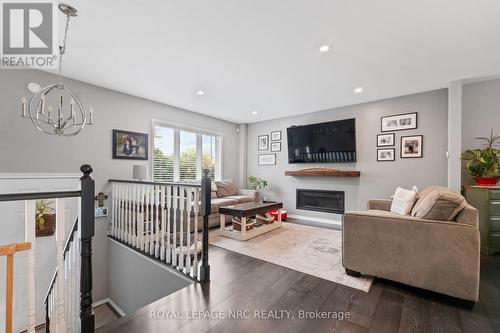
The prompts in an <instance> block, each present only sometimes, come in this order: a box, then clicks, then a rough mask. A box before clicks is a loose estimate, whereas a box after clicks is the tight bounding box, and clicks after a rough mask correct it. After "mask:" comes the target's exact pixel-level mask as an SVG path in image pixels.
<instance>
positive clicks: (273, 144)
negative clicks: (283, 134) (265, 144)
mask: <svg viewBox="0 0 500 333" xmlns="http://www.w3.org/2000/svg"><path fill="white" fill-rule="evenodd" d="M271 151H281V142H271Z"/></svg>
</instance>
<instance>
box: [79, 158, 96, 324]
mask: <svg viewBox="0 0 500 333" xmlns="http://www.w3.org/2000/svg"><path fill="white" fill-rule="evenodd" d="M80 171H81V172H82V173H83V176H82V178H80V183H81V191H82V197H81V221H80V226H81V231H80V232H81V254H80V255H81V271H80V272H81V273H80V320H81V332H82V333H94V332H95V325H94V321H95V319H94V310H93V308H92V238H93V237H94V233H95V230H94V195H95V183H94V179H92V176H91V173H92V171H93V170H92V166H90V165H88V164H85V165H82V167H81V168H80Z"/></svg>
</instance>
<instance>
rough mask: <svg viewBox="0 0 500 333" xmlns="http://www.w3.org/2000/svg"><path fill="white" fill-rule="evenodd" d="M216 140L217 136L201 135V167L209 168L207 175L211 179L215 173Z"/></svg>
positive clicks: (203, 168)
mask: <svg viewBox="0 0 500 333" xmlns="http://www.w3.org/2000/svg"><path fill="white" fill-rule="evenodd" d="M217 141H218V140H217V137H216V136H213V135H203V137H202V155H201V168H202V170H205V169H208V170H209V172H208V175H209V176H210V178H211V179H215V175H216V170H215V169H216V161H217V150H218V149H216V148H218V145H217Z"/></svg>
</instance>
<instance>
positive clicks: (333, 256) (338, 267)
mask: <svg viewBox="0 0 500 333" xmlns="http://www.w3.org/2000/svg"><path fill="white" fill-rule="evenodd" d="M210 244H212V245H214V246H218V247H221V248H223V249H227V250H230V251H234V252H238V253H241V254H244V255H247V256H250V257H254V258H257V259H261V260H264V261H267V262H270V263H273V264H276V265H279V266H283V267H286V268H290V269H293V270H296V271H299V272H302V273H305V274H309V275H313V276H316V277H319V278H322V279H325V280H329V281H332V282H336V283H340V284H343V285H345V286H348V287H351V288H356V289H359V290H362V291H366V292H368V291H369V290H370V287H371V285H372V283H373V278H371V277H365V276H362V277H360V278H355V277H351V276H348V275H347V274H345V271H344V268H343V267H342V232H341V231H338V230H331V229H323V228H317V227H310V226H303V225H299V224H292V223H286V222H284V223H283V227H282V228H279V229H276V230H273V231H271V232H268V233H266V234H263V235H260V236H257V237H255V238H252V239H250V240H248V241H246V242H240V241H237V240H235V239H232V238H227V237H223V236H219V235H218V234H217V230H212V231H211V232H210Z"/></svg>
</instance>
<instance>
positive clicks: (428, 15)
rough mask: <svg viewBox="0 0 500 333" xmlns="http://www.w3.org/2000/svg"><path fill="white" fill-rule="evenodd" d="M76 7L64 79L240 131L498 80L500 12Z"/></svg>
mask: <svg viewBox="0 0 500 333" xmlns="http://www.w3.org/2000/svg"><path fill="white" fill-rule="evenodd" d="M72 4H74V5H75V6H76V7H77V8H78V9H79V10H80V16H79V17H78V18H76V19H74V22H73V23H72V26H71V30H70V42H69V48H68V54H67V56H66V59H65V65H64V74H65V75H66V76H68V77H71V78H75V79H78V80H82V81H86V82H89V83H93V84H96V85H99V86H102V87H106V88H110V89H114V90H118V91H121V92H125V93H129V94H132V95H136V96H140V97H143V98H147V99H151V100H154V101H158V102H161V103H165V104H170V105H174V106H178V107H181V108H185V109H188V110H192V111H195V112H199V113H203V114H207V115H211V116H214V117H218V118H222V119H225V120H229V121H232V122H236V123H251V122H255V121H261V120H267V119H272V118H278V117H284V116H288V115H294V114H301V113H307V112H313V111H318V110H324V109H329V108H333V107H338V106H343V105H349V104H357V103H361V102H367V101H372V100H377V99H381V98H387V97H393V96H400V95H405V94H410V93H415V92H421V91H426V90H431V89H436V88H442V87H446V86H447V84H448V82H449V81H451V80H456V79H463V78H470V77H478V76H489V75H494V74H499V73H500V1H498V0H418V1H415V0H413V1H409V0H380V1H374V0H281V1H277V0H225V1H222V0H210V1H207V0H201V1H195V0H177V1H172V0H141V1H139V0H134V1H116V0H74V1H73V2H72ZM62 21H63V18H62V17H61V20H60V23H61V30H62V23H63V22H62ZM322 44H330V45H332V50H331V51H330V52H328V53H320V52H319V50H318V49H319V47H320V46H321V45H322ZM358 86H362V87H363V88H364V92H363V93H362V94H354V93H353V89H354V88H355V87H358ZM198 90H203V91H205V94H204V95H203V96H199V95H198V94H197V93H196V92H197V91H198ZM253 110H258V114H257V115H252V111H253ZM138 111H140V110H138Z"/></svg>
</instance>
